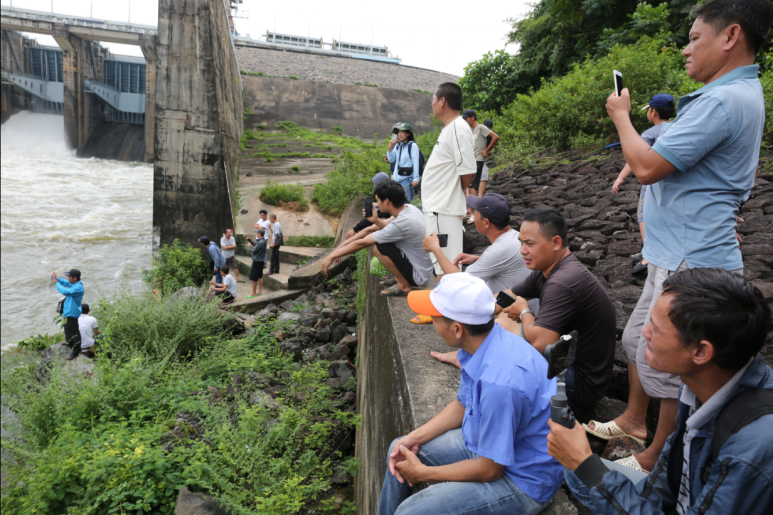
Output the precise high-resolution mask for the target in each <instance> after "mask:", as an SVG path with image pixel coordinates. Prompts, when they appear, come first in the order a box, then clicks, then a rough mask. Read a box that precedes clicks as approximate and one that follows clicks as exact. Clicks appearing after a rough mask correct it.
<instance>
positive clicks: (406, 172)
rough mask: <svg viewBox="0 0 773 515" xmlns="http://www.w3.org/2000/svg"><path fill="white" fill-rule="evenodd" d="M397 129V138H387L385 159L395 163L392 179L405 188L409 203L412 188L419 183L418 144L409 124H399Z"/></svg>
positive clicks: (411, 196)
mask: <svg viewBox="0 0 773 515" xmlns="http://www.w3.org/2000/svg"><path fill="white" fill-rule="evenodd" d="M397 129H398V132H397V139H393V140H389V152H388V153H387V160H388V161H389V162H390V163H395V166H394V172H393V173H392V180H394V181H395V182H399V183H400V185H401V186H402V187H403V188H404V189H405V196H406V198H407V199H408V202H409V203H410V202H411V200H412V199H413V188H415V187H416V186H418V185H419V165H420V160H419V146H418V145H417V144H416V142H415V141H414V139H413V127H412V126H411V124H409V123H403V124H400V125H399V126H398V127H397Z"/></svg>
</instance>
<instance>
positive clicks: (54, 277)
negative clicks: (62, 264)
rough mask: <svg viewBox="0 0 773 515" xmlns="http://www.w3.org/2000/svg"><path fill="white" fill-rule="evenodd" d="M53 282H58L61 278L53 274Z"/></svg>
mask: <svg viewBox="0 0 773 515" xmlns="http://www.w3.org/2000/svg"><path fill="white" fill-rule="evenodd" d="M51 277H52V281H53V282H56V281H58V280H59V278H58V277H57V276H56V272H51Z"/></svg>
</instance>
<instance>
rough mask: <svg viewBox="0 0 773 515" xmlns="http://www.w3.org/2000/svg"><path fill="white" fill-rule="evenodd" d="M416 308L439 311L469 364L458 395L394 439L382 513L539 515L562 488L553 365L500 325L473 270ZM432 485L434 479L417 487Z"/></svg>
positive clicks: (444, 333)
mask: <svg viewBox="0 0 773 515" xmlns="http://www.w3.org/2000/svg"><path fill="white" fill-rule="evenodd" d="M460 299H464V302H460ZM408 306H409V307H410V308H411V309H412V310H413V311H415V312H416V313H419V314H423V315H429V316H432V318H433V323H434V326H435V331H436V332H437V334H438V336H440V338H442V339H443V341H444V342H445V344H446V345H448V346H449V347H452V348H457V349H459V359H460V360H461V361H462V363H463V364H464V368H463V369H462V373H461V377H460V381H459V389H458V394H457V396H456V398H455V399H454V400H453V401H451V403H449V404H448V405H447V406H446V407H445V408H443V410H442V411H440V413H438V414H437V415H435V417H433V418H432V419H431V420H430V421H429V422H427V423H426V424H424V425H423V426H421V427H417V428H416V429H414V430H413V431H411V432H410V433H409V434H407V435H405V436H403V437H400V438H397V439H395V440H394V441H393V442H392V445H391V446H390V448H389V452H388V454H387V470H386V473H385V474H384V483H383V486H382V488H381V495H380V498H379V503H378V515H393V514H395V513H399V514H400V515H446V514H451V513H454V514H462V513H463V514H467V515H484V514H486V515H526V514H529V515H531V514H536V513H539V512H540V511H542V510H543V509H544V508H545V507H547V505H548V504H549V503H550V500H551V499H552V498H553V496H554V495H555V494H556V492H557V491H558V489H559V488H561V484H562V478H561V473H562V470H561V466H560V465H559V464H558V463H557V462H556V461H555V460H553V459H552V458H551V457H550V456H548V454H547V447H546V446H545V438H547V434H548V426H547V421H548V419H549V417H550V398H551V396H552V395H554V394H555V393H556V380H555V379H548V378H547V368H548V364H547V362H546V361H545V359H544V358H543V357H542V356H541V355H540V354H539V353H538V352H537V350H536V349H535V348H534V347H532V346H530V345H529V344H528V343H526V342H525V341H523V339H522V338H519V337H518V336H516V335H514V334H512V333H509V332H507V331H505V330H504V329H502V327H501V326H500V325H499V324H497V323H495V321H494V319H493V317H492V316H491V314H492V312H493V310H494V298H493V297H492V296H491V291H490V290H489V289H488V287H487V286H486V284H485V283H484V282H483V281H482V280H481V279H478V278H477V277H473V276H472V275H470V274H457V273H455V274H448V275H444V276H443V278H442V279H441V280H440V282H439V283H438V284H437V286H435V289H434V290H432V291H428V290H423V291H414V292H411V293H410V294H409V295H408ZM424 482H430V483H434V484H432V485H431V486H429V487H428V488H425V489H423V490H421V491H418V492H412V489H411V487H412V486H413V485H415V484H416V483H424Z"/></svg>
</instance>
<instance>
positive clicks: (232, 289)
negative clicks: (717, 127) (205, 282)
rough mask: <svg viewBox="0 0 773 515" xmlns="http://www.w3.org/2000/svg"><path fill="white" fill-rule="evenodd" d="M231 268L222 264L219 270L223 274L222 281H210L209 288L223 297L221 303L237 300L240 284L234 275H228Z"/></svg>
mask: <svg viewBox="0 0 773 515" xmlns="http://www.w3.org/2000/svg"><path fill="white" fill-rule="evenodd" d="M230 271H231V270H230V269H229V268H228V267H227V266H221V267H220V271H219V272H218V273H219V274H220V275H221V276H222V281H223V282H222V283H218V282H216V281H209V284H210V287H209V289H210V290H212V291H213V292H215V295H217V296H218V297H222V298H223V300H222V302H221V303H220V305H221V306H222V305H224V304H230V303H232V302H233V301H235V300H236V295H237V292H238V285H237V283H236V279H234V278H233V276H231V275H228V272H230Z"/></svg>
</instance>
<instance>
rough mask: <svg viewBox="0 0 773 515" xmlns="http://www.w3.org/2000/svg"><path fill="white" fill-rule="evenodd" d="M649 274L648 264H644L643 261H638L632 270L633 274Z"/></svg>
mask: <svg viewBox="0 0 773 515" xmlns="http://www.w3.org/2000/svg"><path fill="white" fill-rule="evenodd" d="M639 274H642V275H645V276H646V275H647V265H643V264H642V262H641V261H639V262H638V263H636V266H635V267H633V270H631V275H639Z"/></svg>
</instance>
